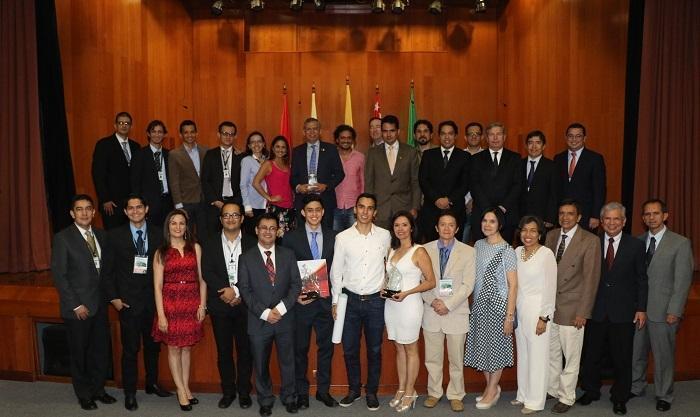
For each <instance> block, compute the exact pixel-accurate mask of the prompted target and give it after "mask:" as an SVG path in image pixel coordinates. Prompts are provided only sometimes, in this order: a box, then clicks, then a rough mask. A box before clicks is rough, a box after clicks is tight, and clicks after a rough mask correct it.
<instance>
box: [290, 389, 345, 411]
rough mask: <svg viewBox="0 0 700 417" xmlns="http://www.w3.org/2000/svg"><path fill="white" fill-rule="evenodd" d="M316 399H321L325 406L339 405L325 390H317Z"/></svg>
mask: <svg viewBox="0 0 700 417" xmlns="http://www.w3.org/2000/svg"><path fill="white" fill-rule="evenodd" d="M316 400H318V401H321V402H322V403H323V404H324V405H325V406H326V407H337V406H338V405H339V404H338V401H336V400H335V398H333V397H331V395H330V394H329V393H327V392H317V393H316ZM299 408H301V407H299Z"/></svg>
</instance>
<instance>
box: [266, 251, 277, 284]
mask: <svg viewBox="0 0 700 417" xmlns="http://www.w3.org/2000/svg"><path fill="white" fill-rule="evenodd" d="M265 255H267V261H265V268H266V269H267V277H268V278H269V280H270V284H272V286H273V287H274V286H275V264H273V263H272V258H271V257H270V255H272V251H269V250H266V251H265Z"/></svg>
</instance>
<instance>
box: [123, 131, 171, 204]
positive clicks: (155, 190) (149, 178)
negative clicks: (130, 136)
mask: <svg viewBox="0 0 700 417" xmlns="http://www.w3.org/2000/svg"><path fill="white" fill-rule="evenodd" d="M161 153H162V155H163V170H164V171H165V178H164V180H165V182H166V184H167V183H168V182H167V181H168V158H169V153H170V151H168V150H167V149H165V148H161ZM168 191H169V187H168ZM131 192H132V193H134V194H136V195H140V196H141V197H143V198H145V199H146V202H147V203H148V205H149V206H150V205H152V204H153V203H154V202H155V201H159V200H160V198H161V195H162V193H161V190H160V180H159V179H158V170H157V167H156V163H155V160H154V157H153V149H151V146H150V145H146V146H144V147H143V148H141V149H139V151H138V152H137V153H136V154H135V155H134V157H133V158H132V159H131Z"/></svg>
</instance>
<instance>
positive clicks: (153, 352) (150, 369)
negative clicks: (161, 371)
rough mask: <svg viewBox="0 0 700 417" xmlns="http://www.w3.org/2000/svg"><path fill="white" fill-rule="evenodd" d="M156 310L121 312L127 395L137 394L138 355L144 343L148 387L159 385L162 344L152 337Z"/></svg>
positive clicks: (123, 371)
mask: <svg viewBox="0 0 700 417" xmlns="http://www.w3.org/2000/svg"><path fill="white" fill-rule="evenodd" d="M154 316H155V313H154V310H153V309H150V308H146V309H142V310H141V311H140V312H137V313H134V312H133V311H132V310H131V309H129V308H123V309H122V310H121V311H120V312H119V323H120V324H121V336H122V383H123V385H124V393H125V394H134V393H136V380H137V379H138V353H139V350H140V349H141V342H142V341H143V365H144V368H145V370H146V385H147V386H148V385H153V384H156V383H158V355H159V353H160V343H157V342H155V341H154V340H153V337H151V330H152V328H153V318H154Z"/></svg>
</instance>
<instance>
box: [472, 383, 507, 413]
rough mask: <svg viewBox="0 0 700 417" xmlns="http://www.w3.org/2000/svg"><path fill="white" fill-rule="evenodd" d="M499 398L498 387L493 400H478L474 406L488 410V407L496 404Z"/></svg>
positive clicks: (499, 391)
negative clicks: (488, 401) (486, 401)
mask: <svg viewBox="0 0 700 417" xmlns="http://www.w3.org/2000/svg"><path fill="white" fill-rule="evenodd" d="M499 388H500V387H499ZM499 398H501V390H500V389H499V390H498V392H497V393H496V396H495V397H493V400H491V402H490V403H485V402H483V401H479V402H478V403H476V408H477V409H479V410H488V409H489V408H491V407H493V406H494V405H496V403H497V402H498V399H499Z"/></svg>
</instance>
